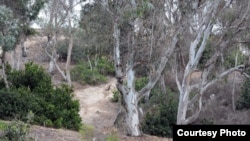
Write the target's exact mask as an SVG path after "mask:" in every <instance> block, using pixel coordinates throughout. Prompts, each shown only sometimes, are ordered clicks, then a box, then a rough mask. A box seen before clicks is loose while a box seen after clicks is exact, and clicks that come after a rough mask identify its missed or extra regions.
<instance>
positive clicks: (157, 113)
mask: <svg viewBox="0 0 250 141" xmlns="http://www.w3.org/2000/svg"><path fill="white" fill-rule="evenodd" d="M155 91H159V90H155ZM167 94H168V95H166V94H164V93H162V92H161V93H155V94H152V96H151V98H150V107H151V108H150V109H149V112H148V113H147V114H146V117H145V119H144V121H143V123H142V130H143V132H145V133H148V134H151V135H157V136H163V137H172V135H173V131H172V129H173V128H172V126H173V125H174V124H175V123H176V119H177V117H176V115H177V105H178V102H177V99H176V98H175V97H174V95H175V94H174V92H172V91H170V90H168V91H167Z"/></svg>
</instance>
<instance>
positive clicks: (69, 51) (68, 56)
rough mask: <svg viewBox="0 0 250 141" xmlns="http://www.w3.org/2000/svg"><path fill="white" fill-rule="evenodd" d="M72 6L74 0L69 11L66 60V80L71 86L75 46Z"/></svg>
mask: <svg viewBox="0 0 250 141" xmlns="http://www.w3.org/2000/svg"><path fill="white" fill-rule="evenodd" d="M72 7H73V1H72V0H69V12H68V24H69V25H68V26H69V28H68V29H69V46H68V51H67V61H66V66H65V70H66V80H67V82H68V85H69V86H71V85H72V82H71V78H70V62H71V53H72V48H73V44H74V40H73V33H72V25H71V12H72Z"/></svg>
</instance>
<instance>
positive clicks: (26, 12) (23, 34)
mask: <svg viewBox="0 0 250 141" xmlns="http://www.w3.org/2000/svg"><path fill="white" fill-rule="evenodd" d="M46 1H47V0H16V1H15V2H11V1H9V0H1V1H0V4H2V5H5V6H7V7H8V8H10V9H11V10H12V12H13V17H14V18H16V19H18V26H19V27H20V30H19V33H18V38H17V42H16V46H17V45H19V44H20V46H21V50H22V57H26V56H27V51H26V46H25V45H24V42H25V40H26V38H27V36H29V35H31V34H34V31H33V30H32V29H31V28H30V24H31V23H32V22H33V21H34V20H36V19H37V17H38V14H39V12H40V10H41V9H42V8H43V6H44V4H45V2H46ZM18 56H19V55H18V53H17V52H16V50H14V52H13V57H12V60H11V61H12V67H13V68H14V69H19V64H18V60H19V59H20V58H18Z"/></svg>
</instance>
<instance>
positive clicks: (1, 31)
mask: <svg viewBox="0 0 250 141" xmlns="http://www.w3.org/2000/svg"><path fill="white" fill-rule="evenodd" d="M18 34H19V27H18V20H17V19H15V18H14V15H13V12H12V11H11V9H9V8H8V7H6V6H4V5H0V46H1V50H2V54H1V60H2V75H3V79H4V84H5V87H6V88H7V89H8V88H9V84H8V81H7V77H6V73H5V69H6V67H5V65H6V64H5V63H6V60H5V54H6V52H8V51H11V50H14V49H15V44H16V42H17V37H18Z"/></svg>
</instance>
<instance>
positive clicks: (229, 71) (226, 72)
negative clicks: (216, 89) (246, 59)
mask: <svg viewBox="0 0 250 141" xmlns="http://www.w3.org/2000/svg"><path fill="white" fill-rule="evenodd" d="M243 67H244V65H238V66H236V67H233V68H230V69H228V70H226V71H224V72H223V73H221V74H220V75H218V76H217V77H216V78H214V79H213V80H211V81H210V82H208V83H207V84H206V86H205V87H203V90H204V91H205V90H206V89H207V88H208V87H210V86H211V85H213V84H214V83H216V82H217V81H219V80H221V79H222V78H223V77H225V76H227V75H228V74H229V73H231V72H233V71H236V70H240V68H243Z"/></svg>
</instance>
